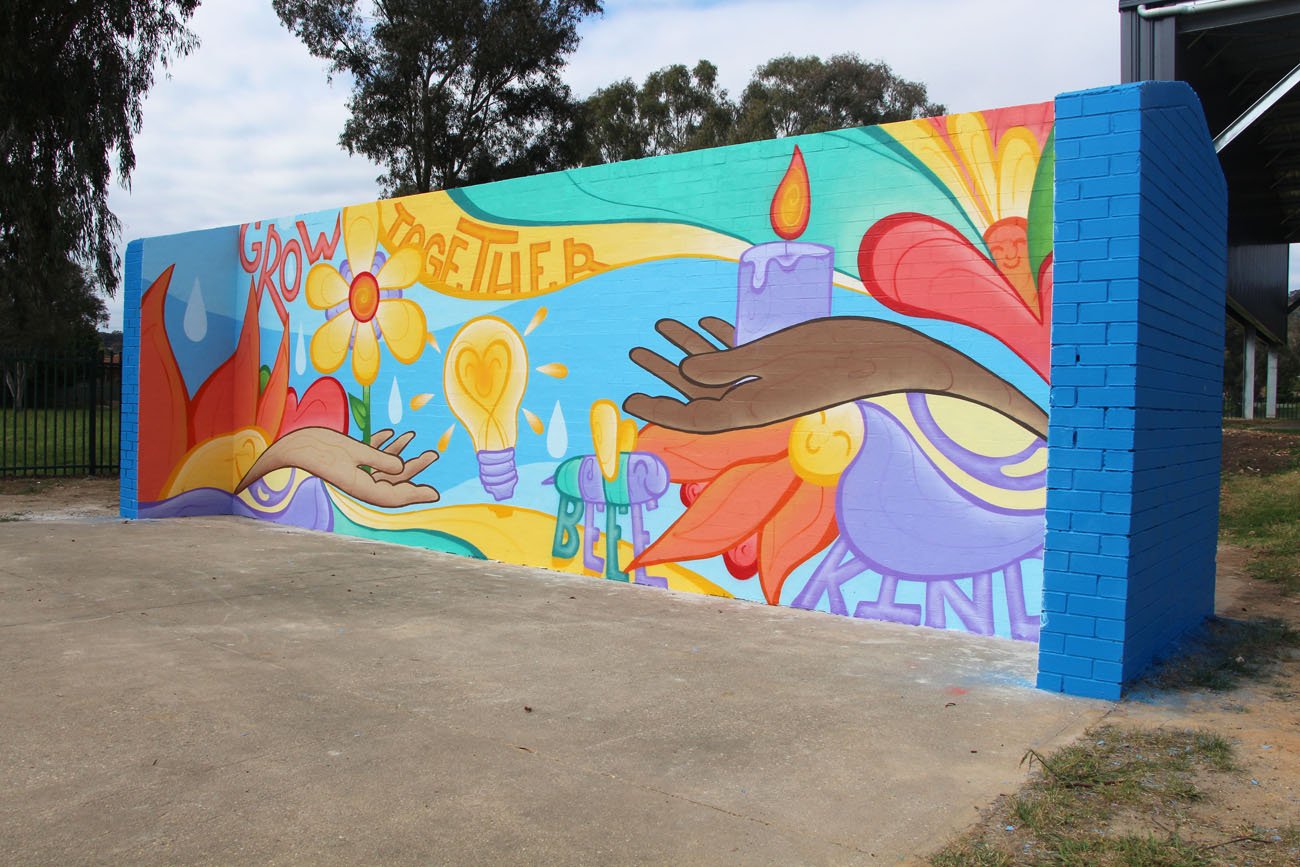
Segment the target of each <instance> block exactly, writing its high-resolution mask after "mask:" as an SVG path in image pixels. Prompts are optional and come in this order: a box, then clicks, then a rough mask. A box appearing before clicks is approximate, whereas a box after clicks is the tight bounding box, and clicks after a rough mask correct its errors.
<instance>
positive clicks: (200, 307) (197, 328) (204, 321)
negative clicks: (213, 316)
mask: <svg viewBox="0 0 1300 867" xmlns="http://www.w3.org/2000/svg"><path fill="white" fill-rule="evenodd" d="M184 326H185V336H186V337H188V338H189V339H190V340H191V341H192V342H194V343H198V342H199V341H200V340H202V339H203V338H204V337H207V336H208V308H207V305H206V304H204V303H203V289H202V288H201V287H200V286H199V278H198V277H195V278H194V288H193V289H191V290H190V298H189V300H188V301H186V302H185V322H184Z"/></svg>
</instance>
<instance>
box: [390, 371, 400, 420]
mask: <svg viewBox="0 0 1300 867" xmlns="http://www.w3.org/2000/svg"><path fill="white" fill-rule="evenodd" d="M388 420H389V421H390V422H392V423H393V424H401V423H402V393H401V392H400V391H398V390H397V377H395V376H394V377H393V388H392V390H391V391H389V392H388Z"/></svg>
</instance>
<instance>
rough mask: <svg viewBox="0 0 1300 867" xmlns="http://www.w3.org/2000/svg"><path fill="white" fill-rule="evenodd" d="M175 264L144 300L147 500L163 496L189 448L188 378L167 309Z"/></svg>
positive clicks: (143, 490) (142, 475) (143, 496)
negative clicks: (180, 362)
mask: <svg viewBox="0 0 1300 867" xmlns="http://www.w3.org/2000/svg"><path fill="white" fill-rule="evenodd" d="M175 267H176V266H175V265H171V266H169V267H168V268H167V270H165V271H163V272H162V274H160V275H158V279H157V280H154V282H153V285H151V286H150V287H149V288H148V289H147V290H146V291H145V293H144V296H143V297H142V298H141V300H140V394H141V395H143V396H144V398H145V399H144V400H141V401H140V434H139V436H140V457H141V461H140V468H139V470H138V476H137V484H138V485H139V497H140V501H141V502H152V501H154V500H157V499H158V497H160V496H161V495H162V489H163V486H164V485H166V484H167V478H168V477H169V476H170V475H171V472H172V469H173V468H175V466H176V463H177V462H178V461H179V460H180V459H181V458H182V457H183V456H184V455H185V452H186V451H187V450H188V449H189V437H188V432H189V424H188V422H187V420H186V409H187V402H188V401H187V398H186V391H185V380H184V379H183V378H182V377H181V372H180V368H179V367H178V366H177V364H176V357H175V356H174V355H172V347H171V343H170V342H169V341H168V340H167V325H166V319H165V317H164V315H163V314H164V307H165V306H166V303H167V289H168V287H169V286H170V285H171V280H172V269H174V268H175Z"/></svg>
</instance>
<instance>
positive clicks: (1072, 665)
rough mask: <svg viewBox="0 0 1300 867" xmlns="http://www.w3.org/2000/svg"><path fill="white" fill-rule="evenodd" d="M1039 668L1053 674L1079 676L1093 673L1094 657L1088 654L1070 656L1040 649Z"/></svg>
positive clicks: (1087, 675)
mask: <svg viewBox="0 0 1300 867" xmlns="http://www.w3.org/2000/svg"><path fill="white" fill-rule="evenodd" d="M1038 670H1039V671H1046V672H1051V673H1052V674H1061V675H1066V674H1073V675H1077V676H1079V677H1089V676H1091V675H1092V659H1091V658H1089V657H1086V656H1069V655H1067V654H1064V653H1051V652H1050V651H1046V650H1042V649H1039V651H1038Z"/></svg>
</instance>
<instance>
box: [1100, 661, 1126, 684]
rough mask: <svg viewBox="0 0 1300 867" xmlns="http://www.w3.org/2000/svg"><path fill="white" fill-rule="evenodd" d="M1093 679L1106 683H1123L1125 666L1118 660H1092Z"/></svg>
mask: <svg viewBox="0 0 1300 867" xmlns="http://www.w3.org/2000/svg"><path fill="white" fill-rule="evenodd" d="M1092 679H1093V680H1100V681H1104V682H1106V683H1114V684H1119V683H1122V682H1123V680H1124V666H1123V665H1121V664H1120V663H1118V662H1108V661H1106V660H1104V659H1094V660H1093V661H1092Z"/></svg>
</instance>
